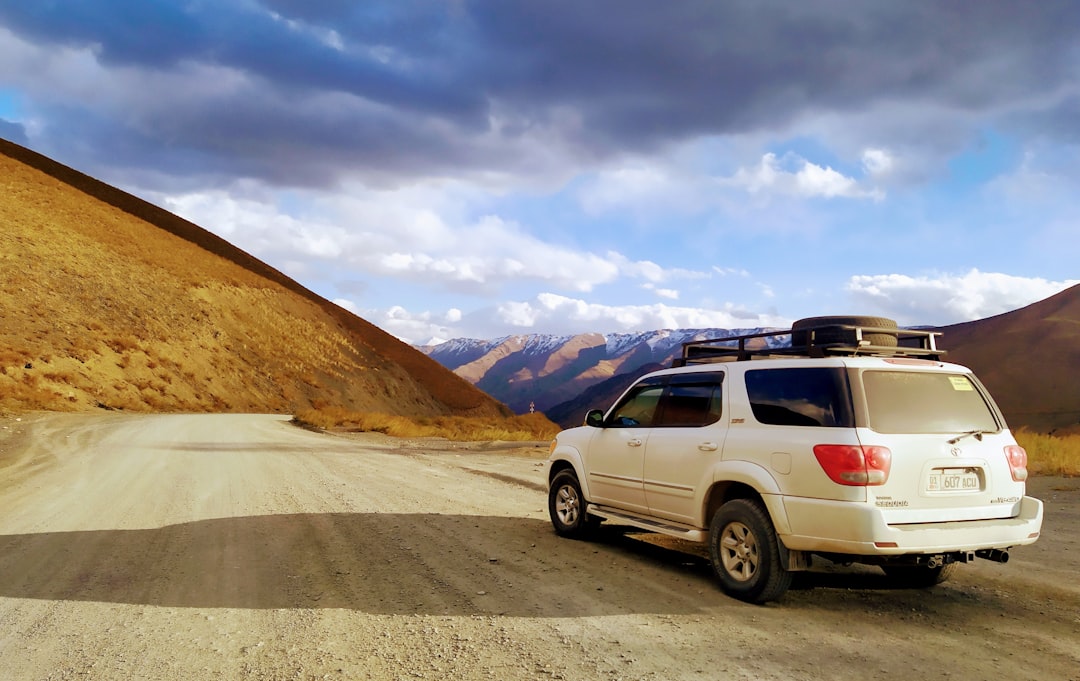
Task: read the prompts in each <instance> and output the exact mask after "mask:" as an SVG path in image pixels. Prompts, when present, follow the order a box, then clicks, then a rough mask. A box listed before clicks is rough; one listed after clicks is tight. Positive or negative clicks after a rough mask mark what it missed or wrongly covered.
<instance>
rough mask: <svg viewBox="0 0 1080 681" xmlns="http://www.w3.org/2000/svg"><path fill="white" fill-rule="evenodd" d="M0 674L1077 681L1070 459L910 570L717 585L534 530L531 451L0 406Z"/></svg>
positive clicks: (694, 558)
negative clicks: (10, 411) (915, 578)
mask: <svg viewBox="0 0 1080 681" xmlns="http://www.w3.org/2000/svg"><path fill="white" fill-rule="evenodd" d="M0 427H2V430H0V679H12V680H19V681H23V680H28V679H109V680H111V679H184V680H185V681H186V680H190V679H211V678H220V679H440V680H443V681H445V680H452V679H498V680H510V679H566V680H573V681H578V680H582V681H592V680H599V679H603V680H615V679H657V680H659V679H809V680H819V679H859V680H860V681H864V680H866V679H964V680H967V679H994V680H995V681H998V680H1009V681H1012V680H1017V679H1038V680H1040V681H1056V680H1072V681H1077V680H1080V480H1068V479H1060V478H1058V479H1054V478H1039V479H1036V480H1034V481H1032V483H1031V485H1030V491H1031V492H1032V493H1033V494H1035V495H1036V496H1039V497H1040V498H1042V499H1044V501H1046V504H1047V506H1046V523H1045V526H1044V533H1043V537H1042V538H1041V539H1040V541H1039V542H1038V543H1036V544H1034V545H1033V546H1030V547H1022V548H1019V549H1016V550H1015V551H1014V552H1013V556H1012V560H1011V561H1010V562H1009V563H1008V564H1005V565H999V564H995V563H989V562H987V561H978V562H977V563H975V564H972V565H966V566H962V568H961V570H960V571H959V574H958V576H957V577H955V578H954V579H953V580H952V581H950V582H948V583H946V584H944V585H941V586H940V587H937V588H935V589H931V590H901V589H893V588H890V587H889V585H888V583H887V582H886V581H885V579H884V577H883V576H882V575H881V574H880V572H879V571H877V570H875V569H871V568H864V567H843V566H833V565H828V564H825V565H822V566H821V567H820V568H818V569H815V571H813V572H811V573H805V574H802V575H800V576H799V579H797V581H796V583H795V586H794V587H793V589H792V590H791V591H790V592H789V593H788V594H787V596H785V598H784V599H783V600H782V601H780V602H777V603H772V604H769V605H767V606H753V605H747V604H745V603H741V602H739V601H736V600H733V599H730V598H728V597H726V596H725V595H724V594H723V593H722V592H721V591H720V590H719V589H718V588H717V586H716V585H715V583H714V582H713V580H712V578H711V577H710V573H709V567H708V564H707V562H706V561H705V560H704V558H703V557H702V556H703V555H704V554H703V553H702V552H701V551H700V550H699V549H698V548H697V547H695V546H693V545H679V544H677V543H672V542H668V541H661V540H660V539H658V538H651V537H648V536H643V535H640V534H636V533H632V532H629V531H627V530H625V529H623V530H620V529H619V528H605V530H604V532H603V533H602V534H601V535H600V537H599V538H598V539H597V540H596V541H593V542H577V541H570V540H565V539H560V538H558V537H556V536H555V534H554V533H553V531H552V530H551V526H550V524H549V522H548V520H547V515H546V511H545V504H546V502H545V495H544V491H543V485H542V480H541V477H542V476H541V466H542V461H543V457H544V456H545V455H546V448H542V447H521V446H515V447H511V446H509V445H503V446H500V445H498V444H497V443H489V444H471V445H461V444H454V443H448V442H445V441H441V440H420V441H408V440H397V439H393V438H385V437H378V436H360V435H357V436H347V435H328V434H319V433H313V432H309V431H305V430H302V429H299V428H296V427H294V426H292V425H290V424H289V423H288V420H287V418H286V417H281V416H265V415H209V416H208V415H153V416H148V415H125V414H113V413H103V414H81V415H73V414H32V415H25V416H22V417H21V418H20V419H19V420H16V419H15V418H14V417H6V418H2V419H0Z"/></svg>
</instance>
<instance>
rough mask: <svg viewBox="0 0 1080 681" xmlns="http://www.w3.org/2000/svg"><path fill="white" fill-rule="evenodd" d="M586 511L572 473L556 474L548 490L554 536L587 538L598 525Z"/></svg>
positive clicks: (577, 483)
mask: <svg viewBox="0 0 1080 681" xmlns="http://www.w3.org/2000/svg"><path fill="white" fill-rule="evenodd" d="M587 509H588V502H586V501H585V496H584V495H583V494H582V493H581V484H580V483H579V482H578V479H577V476H576V475H574V473H573V471H569V470H566V471H562V472H560V473H557V474H556V475H555V477H554V478H552V480H551V486H550V487H549V488H548V515H550V516H551V524H552V526H554V527H555V532H556V534H558V535H559V536H562V537H570V538H571V539H582V538H584V537H585V536H587V535H588V534H589V533H590V532H591V531H592V530H594V529H595V528H596V526H597V525H598V524H599V521H598V520H597V519H596V518H594V517H593V516H590V515H589V514H588V511H587Z"/></svg>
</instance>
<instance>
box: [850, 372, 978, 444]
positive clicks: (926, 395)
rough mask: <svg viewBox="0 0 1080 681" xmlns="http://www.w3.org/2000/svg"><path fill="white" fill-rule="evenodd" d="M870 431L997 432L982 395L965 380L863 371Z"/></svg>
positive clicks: (929, 374) (931, 374) (934, 374)
mask: <svg viewBox="0 0 1080 681" xmlns="http://www.w3.org/2000/svg"><path fill="white" fill-rule="evenodd" d="M862 382H863V386H864V388H865V390H866V404H867V407H868V410H869V420H870V423H869V425H870V428H872V429H873V430H876V431H877V432H879V433H965V432H970V431H980V432H991V433H992V432H997V430H998V423H997V420H996V419H995V418H994V413H993V411H991V409H990V406H989V405H988V404H987V403H986V400H985V399H984V398H983V396H982V393H980V392H979V390H978V388H977V387H976V386H975V384H974V383H973V382H972V381H971V379H970V378H968V376H966V375H964V374H945V373H938V372H924V371H918V372H916V371H873V370H868V371H864V372H863V374H862Z"/></svg>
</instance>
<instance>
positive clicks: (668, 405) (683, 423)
mask: <svg viewBox="0 0 1080 681" xmlns="http://www.w3.org/2000/svg"><path fill="white" fill-rule="evenodd" d="M723 380H724V375H723V374H722V373H708V374H685V375H676V376H672V377H671V383H670V384H669V385H668V389H667V392H665V393H664V397H663V399H662V400H661V408H660V413H659V415H658V417H657V420H656V423H655V424H654V425H656V426H658V427H663V426H667V427H682V428H695V427H696V428H700V427H701V426H707V425H709V424H711V423H716V422H717V421H719V420H720V415H721V414H720V412H721V405H722V404H723V401H722V398H723V388H722V384H723Z"/></svg>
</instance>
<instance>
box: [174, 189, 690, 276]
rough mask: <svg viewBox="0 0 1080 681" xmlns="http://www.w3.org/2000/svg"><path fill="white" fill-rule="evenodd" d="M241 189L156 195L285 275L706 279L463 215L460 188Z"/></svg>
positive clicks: (465, 195) (465, 199) (465, 196)
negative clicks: (282, 268) (273, 196)
mask: <svg viewBox="0 0 1080 681" xmlns="http://www.w3.org/2000/svg"><path fill="white" fill-rule="evenodd" d="M245 193H246V195H244V194H245ZM238 194H239V195H233V194H229V193H226V192H225V191H214V192H202V193H198V194H186V195H179V196H165V197H161V198H159V199H158V200H159V202H160V203H162V204H163V205H165V206H166V207H168V208H169V209H170V210H172V211H173V212H175V213H177V214H178V215H181V216H183V217H185V218H187V219H189V220H191V221H193V222H195V223H197V224H201V225H203V226H205V227H206V228H207V229H210V230H211V231H214V232H215V233H217V234H220V235H222V236H224V237H226V238H228V239H229V240H230V241H231V242H232V243H234V244H236V245H237V246H239V247H240V248H243V249H244V250H246V251H248V252H250V253H252V254H253V255H256V256H257V257H259V258H261V259H264V260H266V261H268V262H270V263H271V264H273V263H275V262H289V263H291V264H290V271H296V272H312V271H319V270H320V268H321V267H320V264H319V263H320V262H323V263H334V262H336V263H337V266H338V267H339V268H345V267H348V268H349V269H350V270H351V271H353V272H360V273H362V274H364V275H367V276H387V277H392V278H396V279H399V280H403V281H409V282H414V283H419V284H421V285H424V286H428V287H431V288H439V289H441V288H445V287H450V288H458V289H460V290H465V291H469V292H473V293H484V294H493V293H496V292H498V291H499V290H500V289H501V288H502V287H503V286H506V285H508V284H510V283H512V282H516V281H521V280H530V281H533V282H542V283H545V284H546V285H548V286H552V287H556V288H558V289H562V290H566V291H579V292H588V291H592V290H593V289H594V288H596V287H597V286H600V285H603V284H609V283H612V282H615V281H617V280H619V279H635V280H644V281H646V282H652V283H656V284H658V283H661V282H664V281H669V280H671V279H676V278H681V279H688V278H705V277H707V276H709V274H708V273H706V272H694V271H690V270H685V269H680V268H672V269H665V268H663V267H661V266H660V265H658V264H657V263H655V262H652V261H650V260H631V259H629V258H627V257H625V256H624V255H622V254H620V253H618V252H616V251H609V252H607V253H602V254H601V253H591V252H588V251H584V250H581V249H579V248H577V247H575V246H574V245H573V244H566V245H563V244H557V243H551V242H548V241H545V240H544V239H542V238H540V237H537V236H534V235H533V234H530V233H529V232H528V231H527V230H526V228H525V227H524V226H522V225H520V224H518V223H516V222H514V221H510V220H504V219H503V218H501V217H499V216H497V215H486V216H482V217H480V218H478V219H470V218H469V217H468V210H467V208H466V205H467V204H468V203H469V201H470V200H471V199H472V198H473V197H471V196H470V195H469V194H470V192H469V190H468V189H466V188H464V187H461V188H457V189H456V193H455V188H447V187H445V186H443V187H423V186H417V187H412V188H408V189H400V190H394V191H379V190H373V189H368V188H359V187H358V188H355V189H354V190H353V191H349V192H347V194H348V196H347V197H342V196H327V195H323V194H319V193H309V194H301V193H294V196H293V201H292V203H293V205H290V206H287V207H285V206H280V205H276V204H274V203H272V202H271V201H270V200H269V199H267V198H266V197H265V196H263V195H261V194H260V192H258V191H255V190H252V189H250V188H249V190H248V191H246V192H238ZM285 210H291V211H292V212H293V213H295V214H296V215H302V216H303V218H301V217H296V216H294V215H292V214H288V213H286V212H284V211H285Z"/></svg>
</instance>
